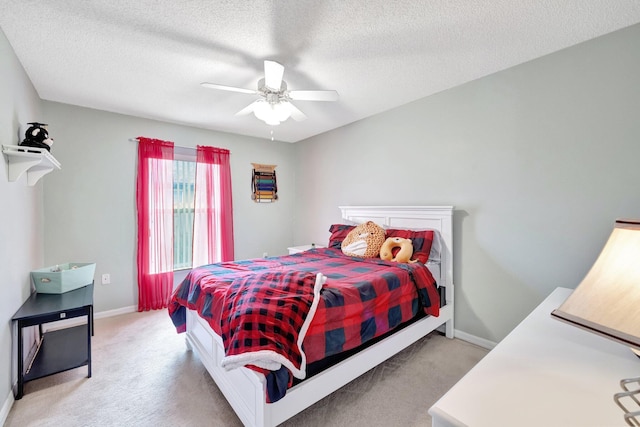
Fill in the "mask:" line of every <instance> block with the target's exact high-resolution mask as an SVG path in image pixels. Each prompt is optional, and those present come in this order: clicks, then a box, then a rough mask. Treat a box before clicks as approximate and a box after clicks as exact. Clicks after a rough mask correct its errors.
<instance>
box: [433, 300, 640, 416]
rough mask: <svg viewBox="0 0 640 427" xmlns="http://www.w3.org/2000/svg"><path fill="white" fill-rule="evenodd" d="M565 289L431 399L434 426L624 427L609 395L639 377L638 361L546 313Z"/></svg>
mask: <svg viewBox="0 0 640 427" xmlns="http://www.w3.org/2000/svg"><path fill="white" fill-rule="evenodd" d="M571 292H572V290H571V289H565V288H557V289H556V290H555V291H553V293H552V294H551V295H549V297H548V298H547V299H546V300H544V301H543V302H542V304H540V305H539V306H538V307H537V308H536V309H535V310H534V311H533V312H532V313H531V314H530V315H529V316H528V317H527V318H526V319H524V320H523V321H522V323H520V325H518V326H517V327H516V328H515V329H514V330H513V331H512V332H511V333H510V334H509V335H508V336H507V337H506V338H505V339H504V340H502V341H501V342H500V343H499V344H498V345H497V346H496V347H495V348H494V349H493V350H491V351H490V352H489V353H488V354H487V355H486V356H485V357H484V358H483V359H482V360H481V361H480V362H479V363H478V364H477V365H476V366H475V367H474V368H473V369H472V370H471V371H469V372H468V373H467V375H465V376H464V377H463V378H462V379H461V380H460V381H459V382H458V383H457V384H456V385H455V386H453V387H452V388H451V390H449V391H448V392H447V393H446V394H445V395H444V396H443V397H442V398H441V399H440V400H438V401H437V402H436V403H435V405H433V406H432V407H431V409H429V414H430V415H431V416H432V419H433V427H453V426H455V427H461V426H470V427H485V426H486V427H489V426H491V427H502V426H518V427H525V426H532V427H533V426H535V427H541V426H544V427H553V426H558V427H572V426H579V427H588V426H593V427H606V426H624V425H626V423H625V421H624V418H623V411H622V409H620V408H619V407H618V406H617V405H616V403H615V402H614V400H613V395H614V393H618V392H620V391H622V389H621V388H620V385H619V382H620V380H621V379H622V378H630V377H637V376H640V359H639V358H637V357H636V356H635V355H634V354H633V353H632V352H631V350H630V349H629V348H627V347H625V346H624V345H622V344H618V343H616V342H613V341H610V340H608V339H606V338H602V337H600V336H597V335H595V334H592V333H590V332H586V331H583V330H581V329H578V328H576V327H574V326H571V325H568V324H565V323H563V322H560V321H558V320H556V319H553V318H552V317H551V314H550V313H551V311H553V310H554V309H556V308H558V306H560V304H561V303H562V302H563V301H564V300H565V299H566V298H567V297H568V296H569V295H570V294H571ZM499 309H500V307H499V306H496V310H499Z"/></svg>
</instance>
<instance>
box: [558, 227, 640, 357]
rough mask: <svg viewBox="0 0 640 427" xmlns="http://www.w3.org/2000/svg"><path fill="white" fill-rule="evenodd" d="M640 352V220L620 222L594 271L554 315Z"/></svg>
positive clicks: (599, 257)
mask: <svg viewBox="0 0 640 427" xmlns="http://www.w3.org/2000/svg"><path fill="white" fill-rule="evenodd" d="M551 315H552V316H554V317H556V318H558V319H560V320H563V321H566V322H569V323H571V324H573V325H575V326H578V327H581V328H584V329H587V330H589V331H591V332H594V333H597V334H599V335H603V336H605V337H607V338H610V339H613V340H615V341H619V342H621V343H624V344H625V345H628V346H630V347H632V348H635V349H640V220H618V221H616V224H615V227H614V229H613V232H612V233H611V236H610V237H609V240H608V241H607V244H606V245H605V247H604V249H603V250H602V252H601V253H600V256H598V259H597V260H596V262H595V264H594V265H593V267H591V270H590V271H589V273H588V274H587V276H586V277H585V278H584V280H583V281H582V282H581V283H580V285H579V286H578V287H577V288H576V290H575V291H573V293H572V294H571V295H570V296H569V298H567V300H566V301H565V302H564V303H563V304H562V305H561V306H560V307H559V308H558V309H557V310H554V311H553V312H552V313H551Z"/></svg>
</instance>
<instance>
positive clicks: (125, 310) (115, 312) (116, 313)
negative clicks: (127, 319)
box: [93, 305, 138, 319]
mask: <svg viewBox="0 0 640 427" xmlns="http://www.w3.org/2000/svg"><path fill="white" fill-rule="evenodd" d="M136 311H138V308H137V307H136V306H135V305H130V306H129V307H122V308H116V309H114V310H107V311H101V312H99V313H93V318H94V319H102V318H104V317H113V316H119V315H121V314H127V313H135V312H136Z"/></svg>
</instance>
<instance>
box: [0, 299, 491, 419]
mask: <svg viewBox="0 0 640 427" xmlns="http://www.w3.org/2000/svg"><path fill="white" fill-rule="evenodd" d="M92 350H93V351H92V356H93V376H92V378H86V375H87V369H86V367H82V368H78V369H74V370H71V371H68V372H64V373H61V374H57V375H52V376H50V377H46V378H42V379H39V380H35V381H31V382H29V383H27V384H25V395H24V397H23V398H22V399H21V400H17V401H16V402H15V403H14V405H13V407H12V408H11V411H10V413H9V416H8V417H7V421H6V423H5V426H6V427H26V426H38V427H45V426H55V427H61V426H65V427H75V426H78V427H80V426H82V427H85V426H100V427H107V426H154V427H155V426H190V427H191V426H224V427H226V426H240V425H242V424H241V423H240V421H239V419H238V418H237V417H236V415H235V413H234V412H233V410H232V409H231V406H229V404H228V403H227V401H226V400H225V398H224V396H223V395H222V393H220V391H219V390H218V389H217V387H216V385H215V383H214V382H213V380H212V379H211V377H210V376H209V374H208V373H207V371H206V370H205V369H204V367H203V365H202V363H201V362H200V360H199V359H198V356H197V355H196V354H195V353H193V352H191V351H188V350H187V348H186V344H185V341H184V335H183V334H177V333H176V332H175V329H174V328H173V325H172V323H171V321H170V319H169V316H168V315H167V313H166V311H164V310H163V311H156V312H146V313H131V314H126V315H121V316H117V317H111V318H104V319H96V321H95V336H94V338H93V341H92ZM486 353H487V350H485V349H482V348H480V347H477V346H474V345H472V344H469V343H466V342H464V341H460V340H457V339H454V340H449V339H447V338H444V337H442V336H440V335H438V334H431V335H429V336H427V337H425V338H423V339H422V340H420V341H418V342H417V343H415V344H414V345H412V346H411V347H409V348H407V349H406V350H404V351H403V352H401V353H400V354H398V355H396V356H395V357H393V358H391V359H390V360H388V361H387V362H385V363H384V364H382V365H380V366H378V367H377V368H375V369H373V370H371V371H369V372H368V373H366V374H365V375H363V376H362V377H360V378H358V379H356V380H355V381H353V382H352V383H350V384H349V385H347V386H345V387H343V388H342V389H340V390H338V391H337V392H335V393H334V394H332V395H330V396H328V397H326V398H325V399H323V400H321V401H320V402H318V403H317V404H315V405H314V406H312V407H311V408H308V409H307V410H305V411H303V412H301V413H300V414H298V415H297V416H295V417H294V418H292V419H290V420H289V421H287V422H285V423H284V424H283V426H287V427H293V426H309V427H311V426H356V427H358V426H430V425H431V417H430V416H429V414H428V413H427V411H428V409H429V407H431V405H432V404H433V403H435V401H436V400H438V399H439V398H440V396H442V395H443V394H444V393H445V392H446V391H447V390H448V389H449V388H450V387H451V386H452V385H453V384H455V383H456V382H457V381H458V380H459V379H460V378H462V376H463V375H464V374H465V373H466V372H467V371H468V370H469V369H470V368H471V367H473V366H474V365H475V364H476V363H477V362H478V361H479V360H480V359H482V357H484V355H485V354H486Z"/></svg>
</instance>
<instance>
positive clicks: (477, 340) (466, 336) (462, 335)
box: [454, 329, 498, 350]
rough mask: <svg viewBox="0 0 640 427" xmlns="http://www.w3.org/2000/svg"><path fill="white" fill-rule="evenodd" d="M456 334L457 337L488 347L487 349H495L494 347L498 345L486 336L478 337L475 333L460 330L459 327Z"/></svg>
mask: <svg viewBox="0 0 640 427" xmlns="http://www.w3.org/2000/svg"><path fill="white" fill-rule="evenodd" d="M454 335H455V337H456V338H458V339H461V340H462V341H466V342H469V343H471V344H475V345H477V346H479V347H482V348H486V349H487V350H493V348H494V347H495V346H496V345H498V343H495V342H493V341H489V340H486V339H484V338H480V337H477V336H475V335H471V334H468V333H466V332H463V331H460V330H458V329H456V330H455V332H454Z"/></svg>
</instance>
